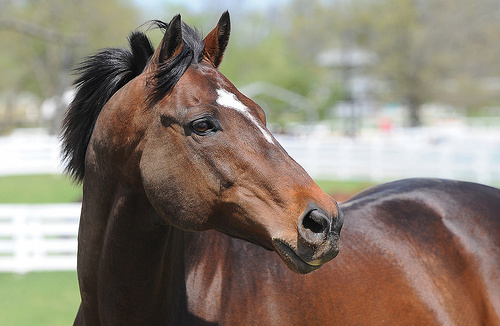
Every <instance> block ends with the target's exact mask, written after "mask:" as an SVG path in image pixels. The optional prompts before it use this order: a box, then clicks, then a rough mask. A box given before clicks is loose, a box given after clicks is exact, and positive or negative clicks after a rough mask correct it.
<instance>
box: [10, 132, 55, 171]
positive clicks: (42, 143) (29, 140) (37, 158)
mask: <svg viewBox="0 0 500 326" xmlns="http://www.w3.org/2000/svg"><path fill="white" fill-rule="evenodd" d="M62 171H63V167H62V164H61V157H60V150H59V139H58V138H57V137H56V136H50V135H46V134H44V133H43V132H42V131H41V130H36V129H35V130H34V131H31V132H29V131H20V132H16V133H14V134H12V135H10V136H7V137H0V175H14V174H60V173H61V172H62Z"/></svg>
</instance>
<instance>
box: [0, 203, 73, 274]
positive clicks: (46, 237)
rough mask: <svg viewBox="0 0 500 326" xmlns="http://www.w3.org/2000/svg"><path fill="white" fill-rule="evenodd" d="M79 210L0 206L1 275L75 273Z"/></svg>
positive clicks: (64, 206)
mask: <svg viewBox="0 0 500 326" xmlns="http://www.w3.org/2000/svg"><path fill="white" fill-rule="evenodd" d="M80 209H81V204H80V203H74V204H46V205H0V272H16V273H27V272H30V271H53V270H75V269H76V252H77V234H78V223H79V218H80Z"/></svg>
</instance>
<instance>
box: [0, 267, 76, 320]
mask: <svg viewBox="0 0 500 326" xmlns="http://www.w3.org/2000/svg"><path fill="white" fill-rule="evenodd" d="M0 289H1V290H0V325H12V326H16V325H22V326H31V325H33V326H35V325H36V326H44V325H46V326H57V325H61V326H62V325H65V326H66V325H72V324H73V321H74V319H75V316H76V312H77V311H78V306H79V304H80V295H79V291H78V282H77V278H76V272H43V273H42V272H40V273H29V274H26V275H18V274H11V273H0Z"/></svg>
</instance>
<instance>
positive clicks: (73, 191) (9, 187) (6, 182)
mask: <svg viewBox="0 0 500 326" xmlns="http://www.w3.org/2000/svg"><path fill="white" fill-rule="evenodd" d="M316 183H317V184H318V185H319V186H320V187H321V189H323V190H324V191H325V192H326V193H328V194H330V195H331V194H338V193H342V194H354V193H356V192H359V191H361V190H363V189H365V188H368V187H370V186H372V185H373V183H370V182H366V181H326V180H316ZM81 197H82V190H81V186H77V185H75V184H74V183H72V182H71V180H70V179H69V178H68V177H66V176H61V175H22V176H7V177H0V204H7V203H11V204H15V203H30V204H42V203H70V202H75V201H78V200H81Z"/></svg>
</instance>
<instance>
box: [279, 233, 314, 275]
mask: <svg viewBox="0 0 500 326" xmlns="http://www.w3.org/2000/svg"><path fill="white" fill-rule="evenodd" d="M273 245H274V248H275V249H276V252H277V253H278V255H279V256H280V258H281V259H282V260H283V261H284V262H285V264H286V266H287V267H288V268H289V269H291V270H292V271H294V272H296V273H299V274H307V273H310V272H312V271H314V270H316V269H318V268H320V267H321V266H322V264H321V263H318V264H311V263H307V262H305V261H304V260H303V259H302V258H300V257H299V255H297V253H296V252H295V251H294V250H293V249H292V248H290V246H289V245H287V244H286V243H285V242H283V241H282V240H279V239H273Z"/></svg>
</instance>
